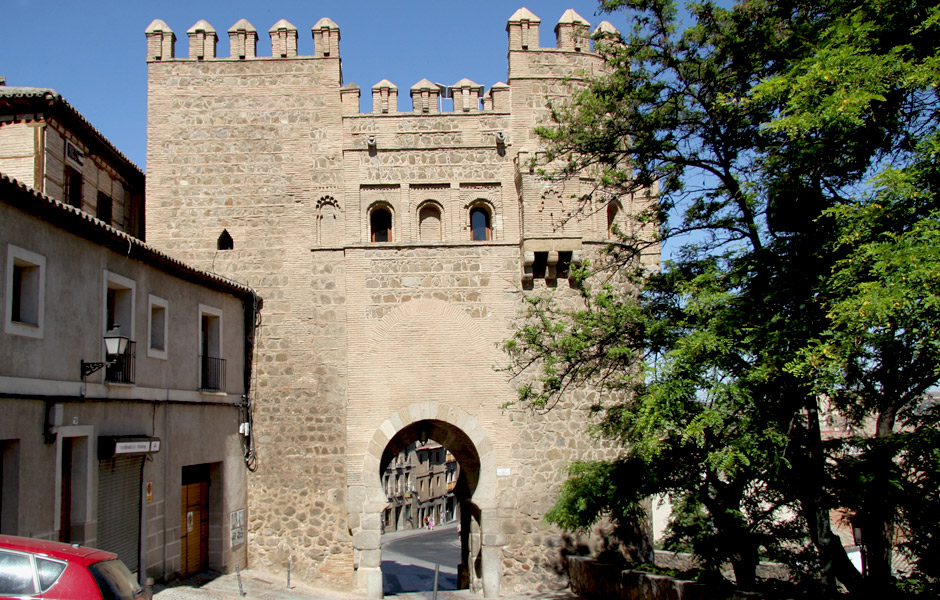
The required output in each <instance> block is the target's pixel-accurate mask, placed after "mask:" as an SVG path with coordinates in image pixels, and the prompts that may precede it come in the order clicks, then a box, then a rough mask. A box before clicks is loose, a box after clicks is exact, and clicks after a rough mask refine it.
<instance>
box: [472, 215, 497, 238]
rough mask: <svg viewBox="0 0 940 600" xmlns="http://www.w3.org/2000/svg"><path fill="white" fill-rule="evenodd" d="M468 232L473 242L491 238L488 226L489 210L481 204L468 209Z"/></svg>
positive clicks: (490, 230)
mask: <svg viewBox="0 0 940 600" xmlns="http://www.w3.org/2000/svg"><path fill="white" fill-rule="evenodd" d="M470 232H471V239H472V240H473V241H474V242H485V241H488V240H490V239H492V229H491V228H490V212H489V211H488V210H486V209H485V208H483V207H482V206H477V207H476V208H474V209H472V210H471V211H470Z"/></svg>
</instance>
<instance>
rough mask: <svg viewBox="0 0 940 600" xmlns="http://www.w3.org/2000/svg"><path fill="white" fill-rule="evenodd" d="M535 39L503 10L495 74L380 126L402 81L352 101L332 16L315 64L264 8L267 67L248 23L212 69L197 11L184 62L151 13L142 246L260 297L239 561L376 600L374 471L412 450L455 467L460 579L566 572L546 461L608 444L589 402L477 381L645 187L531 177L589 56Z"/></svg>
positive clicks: (550, 577)
mask: <svg viewBox="0 0 940 600" xmlns="http://www.w3.org/2000/svg"><path fill="white" fill-rule="evenodd" d="M539 27H540V20H539V18H538V17H537V16H535V15H534V14H532V13H531V12H529V11H528V10H526V9H520V10H519V11H517V12H516V13H515V14H514V15H512V17H510V19H509V22H508V25H507V31H508V34H509V71H508V79H507V81H506V82H498V83H495V84H493V85H492V86H491V87H490V88H489V90H487V91H485V92H484V90H485V88H484V86H481V85H479V84H477V83H475V82H473V81H470V80H469V79H460V80H459V81H457V82H456V83H455V84H454V85H452V86H439V85H436V84H433V83H431V82H430V81H428V80H426V79H425V80H421V81H418V82H417V83H415V84H414V85H413V86H411V88H410V90H409V93H410V95H411V98H412V109H411V111H410V112H398V93H399V88H398V87H397V86H396V85H395V84H394V83H392V82H389V81H387V80H382V81H380V82H378V83H376V84H375V85H374V86H373V87H372V107H373V108H372V112H371V113H360V110H359V105H360V94H361V90H360V88H359V87H358V86H357V85H355V84H352V83H349V84H345V85H344V82H343V81H342V71H341V68H340V45H339V41H340V31H339V27H338V26H337V25H336V24H335V23H334V22H333V21H331V20H329V19H327V18H324V19H321V20H320V21H318V22H317V23H316V24H315V25H314V26H313V28H312V35H313V38H314V44H315V52H314V55H313V56H298V55H297V36H298V29H297V27H295V26H294V25H292V24H291V23H289V22H287V21H283V20H282V21H279V22H277V23H275V24H274V25H273V26H272V27H271V28H270V29H269V31H268V33H269V35H270V36H271V41H272V47H273V55H272V56H257V54H256V43H257V39H258V33H257V30H256V29H255V28H254V27H253V26H252V24H251V23H249V22H248V21H245V20H241V21H239V22H238V23H235V24H234V25H233V26H232V27H231V28H230V29H229V30H228V32H227V33H228V38H229V49H230V51H229V55H228V56H218V55H217V53H216V46H217V42H218V34H217V32H216V30H215V29H214V28H213V27H212V26H211V25H210V24H209V23H208V22H206V21H200V22H198V23H196V24H195V25H193V26H192V27H191V28H190V29H189V30H187V32H186V36H187V38H188V48H189V52H188V56H187V57H185V58H183V57H179V58H177V57H176V54H175V51H176V48H175V41H176V35H175V33H174V32H173V31H172V30H171V29H170V27H169V26H168V25H167V24H166V23H164V22H162V21H160V20H156V21H154V22H153V23H152V24H151V25H150V27H148V28H147V32H146V34H147V52H148V85H149V96H148V99H149V104H148V111H149V113H148V129H147V134H148V146H147V167H148V173H147V233H148V241H149V242H150V243H152V244H154V245H155V246H157V247H161V248H165V249H166V250H167V251H168V252H171V253H172V254H174V255H175V256H177V257H179V258H180V259H182V260H184V261H186V262H187V263H189V264H193V265H196V266H198V267H200V268H203V269H209V270H212V271H214V272H218V273H221V274H224V275H227V276H230V277H232V278H234V279H237V280H238V281H241V282H244V283H246V284H248V285H251V286H252V287H254V288H255V289H257V290H258V291H259V292H260V294H261V295H262V297H263V298H264V300H265V311H264V315H263V319H264V321H263V323H262V325H261V328H260V332H259V336H258V339H257V340H256V342H257V343H256V347H257V352H258V355H257V357H256V360H255V366H256V372H255V377H256V378H257V381H256V382H254V385H253V386H252V388H253V389H254V390H256V394H255V396H254V398H252V399H251V401H252V404H253V411H254V427H253V435H254V438H255V441H256V444H257V447H258V452H259V457H260V459H259V463H258V469H257V471H256V472H255V473H254V474H252V475H251V477H250V480H249V497H250V504H249V507H250V508H249V513H250V514H249V548H250V550H249V560H250V561H252V562H253V563H254V564H259V563H260V564H263V565H265V566H266V567H268V568H273V569H281V568H284V567H285V565H286V563H287V561H288V560H289V559H290V560H291V562H292V564H293V566H294V571H295V573H296V572H298V571H300V572H301V574H302V575H304V576H305V577H307V578H310V579H312V578H318V579H320V580H321V581H322V582H325V583H328V584H333V585H337V586H344V587H348V586H349V585H350V584H352V585H355V586H356V587H358V588H359V589H362V590H367V591H368V594H369V596H370V597H374V598H380V597H382V594H383V590H382V576H381V546H380V532H381V514H382V512H383V510H384V509H385V508H386V506H387V504H388V499H387V498H386V496H385V493H384V491H383V489H382V485H381V481H380V477H381V473H382V471H383V470H384V467H385V466H386V465H387V464H388V461H389V460H390V457H391V456H394V454H395V453H396V452H397V451H398V450H399V449H401V448H403V447H405V446H407V444H409V443H410V442H412V441H415V440H417V439H427V438H428V437H429V438H430V439H434V440H436V441H438V442H440V443H442V444H444V445H445V446H446V447H447V448H448V450H450V451H451V452H452V453H453V454H454V456H455V457H457V459H458V461H459V463H460V467H461V473H462V476H461V479H460V481H459V482H458V491H459V494H460V501H461V507H462V508H463V510H462V511H461V513H462V518H463V519H464V525H465V526H464V527H462V542H463V559H462V560H463V564H462V565H461V569H462V573H463V574H465V577H464V580H465V581H466V582H467V584H468V585H469V586H470V587H472V588H474V589H479V590H482V591H483V593H484V595H485V596H487V597H494V596H497V595H498V594H499V592H500V589H501V588H503V589H509V590H517V589H532V588H534V587H536V586H544V585H551V584H553V583H556V582H557V583H561V582H563V575H561V574H560V573H561V572H562V571H560V570H559V565H560V564H561V560H562V554H563V552H564V551H565V548H564V547H563V541H562V537H561V536H560V535H559V532H558V531H557V530H555V529H553V528H550V527H548V526H546V525H545V524H544V523H543V521H542V516H543V515H544V513H545V511H546V510H547V508H548V507H549V506H550V505H551V503H552V500H553V498H554V495H555V492H556V490H557V487H558V485H559V484H560V482H561V481H562V480H563V478H564V467H565V465H566V464H567V463H568V462H570V461H572V460H577V459H583V458H588V457H591V456H596V455H597V453H599V452H601V451H600V450H598V449H597V445H596V442H595V441H594V440H591V439H590V438H589V437H588V436H587V434H586V433H585V418H586V415H585V413H584V411H583V408H584V406H586V405H587V404H589V403H590V402H591V401H592V399H593V398H592V396H591V394H590V393H588V392H583V393H581V394H578V395H572V396H571V397H569V398H567V399H566V400H565V402H564V403H563V404H561V405H559V406H557V407H556V408H555V409H554V410H553V411H551V412H549V413H546V414H539V413H534V412H529V411H525V410H522V409H520V408H506V407H505V405H506V403H508V402H511V401H512V400H514V398H515V392H514V386H513V382H512V381H509V380H508V378H507V376H506V374H505V373H503V372H500V371H498V370H496V369H495V368H494V367H499V366H500V365H502V364H504V363H505V356H504V355H503V354H502V351H501V342H502V341H503V340H505V339H508V338H509V337H510V336H511V335H512V332H513V331H514V328H515V327H516V326H517V325H518V319H519V318H520V316H521V315H522V314H523V311H524V306H525V299H526V297H527V296H529V295H531V294H546V293H547V294H552V295H555V296H556V297H558V298H559V299H562V300H564V301H566V302H570V303H572V304H574V303H577V302H578V298H579V296H578V293H577V290H576V289H573V287H572V284H571V283H570V282H569V279H568V272H569V269H570V268H571V266H572V265H574V264H577V263H578V262H579V261H582V260H584V259H585V258H586V257H590V256H592V255H594V254H596V253H597V252H598V250H599V249H600V248H602V247H603V246H604V245H605V244H606V243H608V238H609V235H610V230H611V228H612V227H613V226H614V225H615V224H616V225H617V226H618V227H620V228H622V229H628V228H629V227H631V223H630V221H629V218H628V217H629V215H630V214H632V213H634V212H635V211H637V210H638V209H640V208H643V207H645V206H646V205H647V203H648V202H649V198H648V197H637V198H636V199H635V205H623V204H616V205H613V204H611V205H608V203H607V202H606V201H603V200H602V199H596V200H593V201H592V202H594V203H595V204H590V203H589V204H588V206H587V209H586V210H583V211H579V210H578V208H579V200H578V198H580V197H581V196H584V195H585V194H588V193H589V192H591V191H592V190H593V188H594V187H595V181H594V180H593V179H592V178H591V177H588V176H584V177H580V178H574V179H569V180H567V181H549V180H545V179H543V178H540V177H539V176H538V174H537V172H536V171H535V170H534V169H533V168H532V166H531V165H530V163H531V160H532V159H533V158H536V156H537V152H538V149H539V140H538V138H537V136H536V135H535V133H534V131H533V128H534V127H535V126H536V125H537V124H539V123H542V122H545V121H546V120H547V118H548V114H549V113H548V108H547V103H548V101H550V100H555V101H564V100H565V99H567V98H569V97H570V96H571V94H572V91H573V90H574V89H576V88H577V87H578V86H580V85H582V84H583V81H584V79H585V78H586V77H589V76H591V75H594V74H598V73H600V72H602V70H603V68H604V65H603V61H602V60H601V58H600V57H599V56H598V55H597V54H596V53H594V52H593V45H592V44H593V42H592V41H591V40H590V37H589V31H590V24H589V23H588V22H587V21H585V20H584V19H583V18H581V17H580V16H579V15H578V14H577V13H575V12H574V11H571V10H569V11H567V12H565V14H564V15H563V16H562V17H561V19H560V20H559V22H558V24H557V25H556V26H555V32H556V36H557V45H556V47H553V48H541V47H539V42H538V40H539V36H538V32H539ZM595 31H600V32H602V33H605V32H606V33H609V34H612V35H616V32H615V30H614V29H613V28H612V27H611V26H610V25H609V24H608V23H606V22H605V23H601V24H600V25H598V27H597V29H596V30H595ZM610 43H615V42H610ZM445 98H446V99H451V100H452V102H453V110H452V111H444V110H443V108H442V107H443V105H444V102H443V100H444V99H445ZM449 104H450V103H449V102H448V106H449ZM649 260H650V261H651V262H655V261H656V260H658V257H656V256H650V257H649ZM170 311H171V312H172V307H171V309H170Z"/></svg>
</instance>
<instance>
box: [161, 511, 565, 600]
mask: <svg viewBox="0 0 940 600" xmlns="http://www.w3.org/2000/svg"><path fill="white" fill-rule="evenodd" d="M450 528H452V529H454V530H456V528H457V527H456V524H455V523H451V524H448V525H442V526H441V527H439V528H436V529H450ZM422 533H424V530H423V529H415V530H406V531H394V532H390V533H387V534H384V535H383V536H382V545H383V547H384V546H385V545H386V544H387V543H389V542H391V541H393V540H397V539H402V538H405V537H410V536H414V535H421V534H422ZM455 534H456V531H455ZM434 566H435V565H434V564H432V563H428V562H425V561H422V560H419V559H416V558H412V557H410V556H408V557H406V556H401V555H398V554H396V553H394V552H390V551H387V550H386V551H383V553H382V575H383V578H384V580H385V591H386V596H385V597H386V598H395V599H397V600H431V598H432V593H431V592H430V591H422V592H401V593H398V594H397V595H393V594H394V593H395V592H398V591H400V590H412V589H425V590H430V589H431V588H432V582H433V575H434ZM429 578H430V579H429ZM445 581H446V582H447V583H449V584H450V585H447V586H445V585H444V583H445ZM456 582H457V571H456V569H454V568H452V567H441V569H440V579H439V582H438V583H439V588H438V589H439V590H440V588H441V587H449V588H451V589H450V590H448V591H438V594H437V597H438V600H482V599H483V594H478V593H471V592H470V591H468V590H457V591H453V588H454V587H456ZM241 591H242V592H244V594H241V593H239V577H238V576H237V575H236V574H235V573H230V574H227V575H219V574H217V573H213V574H201V575H196V576H194V577H191V578H188V579H186V580H184V581H182V582H180V583H178V584H176V585H173V586H165V585H158V586H155V587H154V595H153V597H154V599H155V600H244V599H246V598H247V599H251V600H366V597H365V596H364V595H360V594H357V593H354V592H352V591H348V592H343V591H338V590H332V589H327V588H321V587H316V586H311V585H307V584H305V583H304V582H302V581H295V580H292V581H291V587H290V588H289V589H288V587H287V579H286V576H285V575H284V574H272V573H267V572H265V571H262V570H260V569H245V570H243V571H242V572H241ZM500 598H501V600H577V598H576V596H574V595H573V594H571V593H570V592H568V591H567V590H563V591H560V592H531V593H522V594H511V593H505V594H502V595H501V596H500Z"/></svg>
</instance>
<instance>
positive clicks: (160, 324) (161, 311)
mask: <svg viewBox="0 0 940 600" xmlns="http://www.w3.org/2000/svg"><path fill="white" fill-rule="evenodd" d="M149 304H150V320H149V322H148V323H147V328H148V329H149V330H150V344H149V346H148V347H147V356H149V357H151V358H160V359H163V360H166V340H167V318H166V309H167V301H166V300H164V299H163V298H160V297H157V296H154V295H153V294H151V295H150V297H149Z"/></svg>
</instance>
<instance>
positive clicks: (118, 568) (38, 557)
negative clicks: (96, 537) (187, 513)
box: [0, 535, 144, 600]
mask: <svg viewBox="0 0 940 600" xmlns="http://www.w3.org/2000/svg"><path fill="white" fill-rule="evenodd" d="M8 597H13V598H50V599H55V600H72V599H79V598H81V599H82V600H84V599H86V598H92V599H101V600H138V599H140V600H142V599H143V598H144V595H143V590H142V589H141V587H140V585H139V584H138V583H137V580H136V579H134V576H133V575H131V572H130V571H128V570H127V567H126V566H124V563H122V562H121V561H120V560H118V557H117V554H114V553H112V552H105V551H104V550H95V549H94V548H85V547H84V546H77V545H76V546H72V545H69V544H62V543H60V542H47V541H44V540H34V539H31V538H24V537H16V536H12V535H0V598H8Z"/></svg>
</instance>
